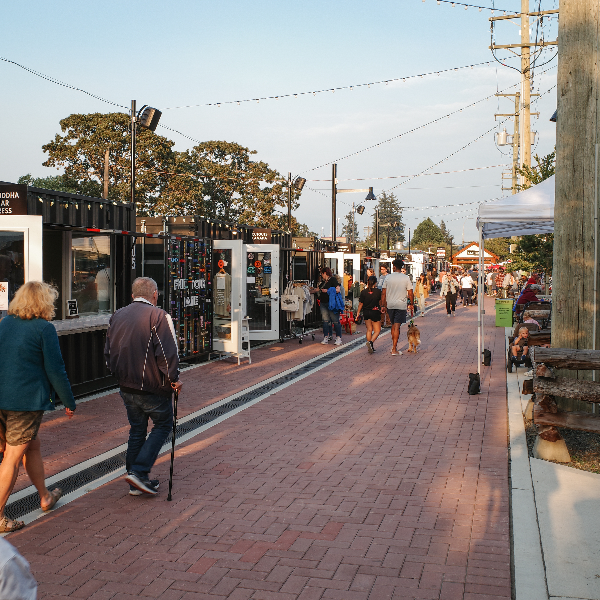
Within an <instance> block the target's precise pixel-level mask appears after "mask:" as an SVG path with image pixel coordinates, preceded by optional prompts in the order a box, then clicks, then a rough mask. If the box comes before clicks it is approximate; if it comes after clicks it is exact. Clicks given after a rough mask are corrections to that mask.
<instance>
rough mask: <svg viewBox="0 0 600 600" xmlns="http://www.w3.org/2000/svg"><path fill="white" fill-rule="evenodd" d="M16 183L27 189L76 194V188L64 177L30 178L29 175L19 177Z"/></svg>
mask: <svg viewBox="0 0 600 600" xmlns="http://www.w3.org/2000/svg"><path fill="white" fill-rule="evenodd" d="M17 183H20V184H24V185H28V186H29V187H36V188H42V189H45V190H54V191H57V192H68V193H69V194H76V193H77V186H76V185H74V184H73V182H70V181H69V180H68V179H66V177H65V176H64V175H54V176H52V175H50V176H48V177H32V175H31V173H27V175H22V176H21V177H19V180H18V181H17Z"/></svg>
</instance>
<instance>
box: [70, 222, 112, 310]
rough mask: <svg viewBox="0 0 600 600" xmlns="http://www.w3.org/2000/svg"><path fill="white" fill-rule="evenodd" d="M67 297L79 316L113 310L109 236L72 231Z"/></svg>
mask: <svg viewBox="0 0 600 600" xmlns="http://www.w3.org/2000/svg"><path fill="white" fill-rule="evenodd" d="M71 250H72V261H73V262H72V279H71V299H73V300H77V308H78V309H79V314H80V315H96V314H108V313H111V312H112V310H113V280H112V274H111V268H110V267H111V265H110V237H109V236H105V235H86V236H78V235H76V234H73V240H72V244H71Z"/></svg>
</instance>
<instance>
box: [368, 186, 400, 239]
mask: <svg viewBox="0 0 600 600" xmlns="http://www.w3.org/2000/svg"><path fill="white" fill-rule="evenodd" d="M378 198H379V201H378V203H377V206H376V208H377V209H378V210H379V247H380V248H387V247H388V245H389V247H390V249H392V248H393V247H394V244H395V243H396V242H403V241H404V224H403V223H402V207H401V206H400V204H399V202H398V199H397V198H396V195H395V194H394V193H393V192H392V193H389V194H388V193H387V192H381V194H379V196H378ZM375 219H376V216H375V211H373V227H372V229H371V234H370V235H369V236H367V238H366V240H365V243H366V245H367V246H375V245H376V244H375ZM388 233H389V240H388Z"/></svg>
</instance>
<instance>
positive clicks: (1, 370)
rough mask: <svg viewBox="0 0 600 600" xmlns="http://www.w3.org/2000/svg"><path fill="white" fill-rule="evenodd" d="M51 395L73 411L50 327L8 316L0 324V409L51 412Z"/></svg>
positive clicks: (56, 337) (62, 367)
mask: <svg viewBox="0 0 600 600" xmlns="http://www.w3.org/2000/svg"><path fill="white" fill-rule="evenodd" d="M55 392H56V393H57V394H58V396H59V397H60V399H61V401H62V403H63V404H64V405H65V406H66V407H67V408H70V409H75V399H74V398H73V392H72V391H71V385H70V383H69V378H68V377H67V372H66V371H65V363H64V361H63V358H62V354H61V353H60V346H59V345H58V335H57V334H56V329H55V328H54V325H52V323H49V322H48V321H46V320H45V319H20V318H19V317H15V316H13V315H8V316H7V317H4V319H2V321H0V409H2V410H18V411H34V410H54V398H55Z"/></svg>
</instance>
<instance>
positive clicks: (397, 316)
mask: <svg viewBox="0 0 600 600" xmlns="http://www.w3.org/2000/svg"><path fill="white" fill-rule="evenodd" d="M387 312H388V315H389V316H390V322H391V323H392V325H395V324H396V323H397V324H398V325H402V323H406V309H402V308H388V309H387Z"/></svg>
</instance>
